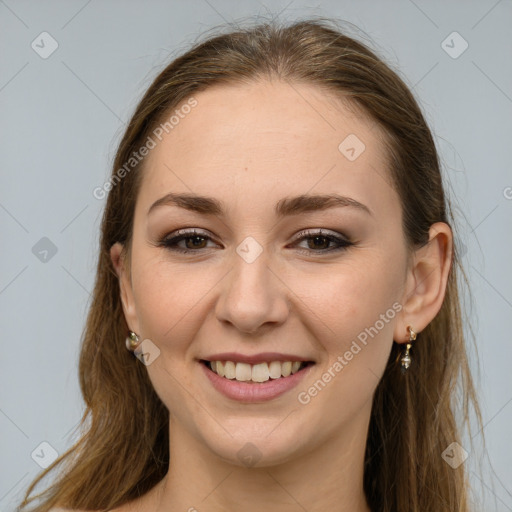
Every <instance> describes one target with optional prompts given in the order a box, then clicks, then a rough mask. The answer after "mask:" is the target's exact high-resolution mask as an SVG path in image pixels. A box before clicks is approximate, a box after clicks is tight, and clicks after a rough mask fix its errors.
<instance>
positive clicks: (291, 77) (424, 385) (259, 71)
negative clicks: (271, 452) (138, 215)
mask: <svg viewBox="0 0 512 512" xmlns="http://www.w3.org/2000/svg"><path fill="white" fill-rule="evenodd" d="M262 79H268V80H272V79H278V80H281V81H283V82H287V83H290V84H293V83H297V84H298V83H304V84H312V85H316V86H318V87H321V88H323V89H324V90H326V91H331V92H332V93H334V94H335V95H336V96H337V97H339V98H342V99H345V100H346V101H348V104H349V105H352V106H354V107H356V108H357V109H358V111H360V112H361V113H363V114H364V115H365V116H368V118H370V119H372V121H373V122H375V123H376V124H377V126H378V127H380V128H381V129H382V132H383V133H384V140H385V148H386V155H385V157H386V162H387V164H388V165H387V167H388V173H389V176H390V177H391V181H392V183H393V186H394V188H395V189H396V191H397V192H398V195H399V197H400V200H401V205H402V212H403V215H402V219H403V232H404V237H405V240H406V242H407V245H408V247H409V248H410V249H411V250H412V249H414V248H415V247H420V246H422V245H424V244H425V243H427V242H428V239H429V228H430V227H431V225H432V224H434V223H436V222H446V223H447V224H449V225H450V226H451V227H452V229H453V215H452V213H451V207H450V202H449V199H448V198H447V197H445V192H444V189H443V182H442V176H441V172H440V162H439V157H438V153H437V150H436V147H435V143H434V140H433V137H432V134H431V132H430V129H429V127H428V125H427V123H426V121H425V118H424V116H423V114H422V112H421V109H420V107H419V105H418V103H417V101H416V100H415V98H414V96H413V94H412V93H411V91H410V89H409V88H408V87H407V85H406V84H405V82H404V80H402V79H401V78H400V77H399V75H398V73H397V72H396V71H393V70H392V69H391V68H390V66H389V65H387V64H385V63H384V61H383V60H382V59H381V58H379V57H378V56H377V55H376V54H375V53H374V51H372V50H371V49H370V48H369V47H368V46H367V45H365V44H363V43H362V42H359V41H357V40H355V39H354V38H352V37H349V36H348V35H346V34H345V33H344V32H343V31H342V30H340V29H339V28H338V26H337V25H336V22H335V21H333V20H329V19H327V20H326V19H323V18H316V19H306V20H301V21H295V22H294V23H293V24H288V25H286V24H282V23H281V22H277V21H272V22H264V23H259V24H255V25H253V26H251V27H248V28H244V29H242V28H239V27H238V28H237V29H236V30H234V29H233V27H232V26H231V27H230V30H229V31H224V32H221V33H217V34H214V35H213V36H209V37H208V38H207V39H205V40H203V41H199V42H196V43H195V44H194V45H193V47H192V48H191V49H189V50H188V51H187V52H186V53H184V54H182V55H181V56H178V57H177V58H175V59H174V60H173V61H172V62H171V63H170V64H169V65H168V66H167V67H165V69H164V70H163V71H161V73H160V74H159V75H158V76H157V77H156V79H154V81H153V83H152V84H151V85H150V87H149V89H148V90H147V91H146V93H145V94H144V96H143V98H142V100H141V101H140V102H139V104H138V106H137V107H136V109H135V112H134V114H133V116H132V118H131V120H130V122H129V123H128V125H127V128H126V131H125V133H124V135H123V137H122V139H121V141H120V144H119V147H118V150H117V153H116V156H115V160H114V163H113V168H112V175H111V176H112V179H113V178H114V177H115V176H116V172H117V171H118V170H119V169H121V168H122V167H123V166H124V165H125V164H126V162H128V161H129V160H130V158H132V157H133V154H134V153H136V152H138V150H139V149H140V148H141V147H142V146H143V145H144V143H145V141H146V140H147V138H148V136H149V135H150V134H151V133H152V131H153V130H154V129H155V128H156V127H157V126H158V125H159V124H160V123H161V122H162V119H164V118H165V116H166V115H167V116H168V115H169V112H171V110H172V109H175V108H176V107H178V106H179V105H180V104H182V103H183V102H185V101H186V100H187V99H189V98H191V97H192V95H194V94H197V93H199V92H201V91H203V90H205V89H207V88H209V87H212V86H214V85H222V84H225V85H229V84H244V83H247V84H249V83H254V82H255V81H258V80H262ZM143 168H144V160H142V161H141V162H140V163H138V164H137V165H136V166H134V167H133V169H132V170H131V171H130V172H127V173H126V175H125V176H124V177H123V178H122V179H119V176H117V177H118V180H117V183H115V184H114V186H112V187H111V188H110V190H109V193H108V197H107V201H106V205H105V210H104V213H103V218H102V226H101V239H100V252H99V259H98V264H97V274H96V281H95V286H94V291H93V296H92V302H91V305H90V309H89V312H88V317H87V322H86V325H85V328H84V331H83V334H82V340H81V342H82V347H81V353H80V361H79V377H80V386H81V391H82V394H83V397H84V400H85V405H86V408H85V412H84V415H83V417H82V420H81V426H82V428H83V432H82V434H81V436H80V437H79V439H78V441H76V442H75V444H74V445H73V446H72V447H71V448H70V449H69V450H68V451H66V452H65V453H64V454H62V455H61V456H60V457H59V458H58V459H57V460H56V461H55V462H54V463H53V464H52V465H51V466H50V467H49V468H47V469H46V470H45V471H43V472H42V474H40V475H39V476H38V477H37V478H36V479H35V480H34V481H33V482H32V484H31V485H30V487H29V488H28V490H27V491H26V494H25V497H24V500H23V503H22V504H21V508H20V509H19V510H25V507H26V506H27V505H28V504H30V503H32V502H33V501H34V500H35V499H36V498H38V499H39V500H41V502H40V503H39V504H38V505H37V508H35V509H34V510H37V511H38V512H47V511H49V510H50V509H51V508H52V507H54V506H63V507H69V508H73V509H94V510H109V509H111V508H114V507H118V506H120V505H122V504H123V503H125V502H128V501H130V500H132V499H134V498H136V497H139V496H142V495H143V494H145V493H146V492H148V491H149V490H150V489H151V488H152V487H154V486H155V485H156V484H157V483H158V482H159V481H160V480H162V478H163V477H164V476H165V474H166V472H167V470H168V467H169V439H168V435H169V432H168V429H169V412H168V410H167V408H166V407H165V406H164V404H163V403H162V402H161V400H160V399H159V397H158V396H157V394H156V393H155V391H154V389H153V386H152V384H151V382H150V380H149V378H148V375H147V371H146V369H145V367H144V365H142V364H133V355H132V354H131V353H130V352H129V351H127V350H126V347H125V339H126V336H127V332H128V326H127V324H126V320H125V317H124V315H123V310H122V306H121V300H120V290H119V281H118V276H117V274H116V272H115V270H114V268H113V265H112V261H111V258H110V248H111V247H112V245H113V244H114V243H116V242H121V243H122V244H123V245H124V248H123V251H124V254H125V256H126V258H127V261H129V256H130V246H131V237H132V229H133V218H134V210H135V203H136V199H137V195H138V190H139V187H140V183H141V178H142V176H143ZM452 258H453V260H452V266H451V269H450V273H449V276H448V283H447V288H446V294H445V297H444V301H443V304H442V306H441V309H440V311H439V313H438V314H437V315H436V317H435V318H434V319H433V320H432V322H431V323H430V324H429V325H428V326H427V327H426V328H425V329H424V330H423V331H422V332H421V333H420V334H419V335H418V338H417V340H416V342H415V344H414V346H413V357H414V363H413V366H412V367H411V369H410V370H409V371H408V372H407V373H406V374H405V375H404V374H402V372H400V369H399V365H398V364H397V358H398V357H399V355H400V349H401V345H398V344H396V343H394V344H393V347H392V349H391V354H390V357H389V360H388V363H387V366H386V369H385V371H384V374H383V376H382V379H381V380H380V382H379V384H378V386H377V388H376V390H375V393H374V396H373V406H372V412H371V418H370V425H369V430H368V438H367V445H366V453H365V465H364V481H363V484H364V492H365V495H366V499H367V502H368V505H369V506H370V508H371V509H372V510H373V511H382V512H391V511H392V512H420V511H421V512H434V511H435V512H467V511H469V510H470V500H469V494H470V493H469V491H470V486H469V481H468V478H467V474H466V472H465V470H464V465H463V464H462V465H460V466H459V467H458V468H457V469H453V468H452V467H450V466H449V465H448V464H447V463H446V462H445V461H444V460H443V458H442V457H441V453H442V451H443V450H444V449H445V448H446V447H447V446H448V445H449V444H451V443H452V442H454V441H457V442H459V443H460V442H461V432H462V427H463V426H464V425H467V426H468V427H469V428H471V427H470V426H469V410H470V407H471V406H472V407H473V409H474V411H476V413H477V418H478V419H479V421H480V423H481V416H480V410H479V406H478V402H477V398H476V392H475V387H474V384H473V380H472V377H471V373H470V369H469V364H468V357H467V352H466V342H465V338H464V333H463V327H462V306H461V302H460V298H459V293H460V291H459V284H460V283H461V282H462V281H461V279H460V278H461V277H463V278H464V282H466V279H465V275H464V273H463V270H462V267H461V265H460V261H459V257H458V255H457V251H456V249H455V250H454V252H453V254H452ZM458 384H459V385H460V389H459V388H458V386H457V385H458ZM457 393H460V396H459V395H458V394H457ZM456 401H457V403H456ZM457 404H458V405H459V406H460V409H461V410H460V413H461V417H460V418H457V411H456V405H457ZM459 423H460V424H461V425H460V426H459ZM63 463H65V464H63ZM62 465H63V466H64V470H63V471H61V472H60V474H59V477H58V479H57V480H56V481H55V482H54V484H53V485H51V486H50V487H49V488H47V489H46V490H45V491H44V493H41V494H38V495H37V496H35V497H31V496H30V495H31V493H32V492H33V490H34V488H35V486H36V485H37V484H38V483H39V482H40V480H41V479H42V478H43V477H44V476H45V475H47V473H48V472H50V471H52V470H53V469H54V468H57V467H62Z"/></svg>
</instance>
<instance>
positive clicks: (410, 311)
mask: <svg viewBox="0 0 512 512" xmlns="http://www.w3.org/2000/svg"><path fill="white" fill-rule="evenodd" d="M452 255H453V234H452V230H451V228H450V226H448V224H446V223H444V222H436V223H435V224H432V226H431V227H430V230H429V241H428V243H427V244H426V245H424V246H423V247H420V248H419V249H417V250H416V251H414V253H413V255H412V258H411V264H410V268H409V269H408V271H407V278H406V285H405V290H404V296H403V298H402V306H403V309H402V311H401V312H400V318H399V321H397V323H396V326H395V332H394V340H395V341H396V342H397V343H405V342H407V341H409V333H408V331H407V326H408V325H410V326H411V328H412V329H413V330H414V331H415V332H416V333H418V332H421V331H422V330H423V329H425V327H426V326H427V325H428V324H429V323H430V322H431V321H432V320H433V319H434V317H435V316H436V315H437V313H439V310H440V309H441V306H442V304H443V300H444V296H445V292H446V283H447V282H448V275H449V273H450V268H451V265H452Z"/></svg>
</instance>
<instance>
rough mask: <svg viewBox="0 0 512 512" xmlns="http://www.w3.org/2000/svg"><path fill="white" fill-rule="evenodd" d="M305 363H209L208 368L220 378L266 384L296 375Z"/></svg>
mask: <svg viewBox="0 0 512 512" xmlns="http://www.w3.org/2000/svg"><path fill="white" fill-rule="evenodd" d="M305 364H306V363H304V362H301V361H293V362H292V361H284V362H281V361H271V362H269V363H259V364H254V365H251V364H247V363H234V362H233V361H210V368H211V369H212V371H214V372H215V373H216V374H217V375H219V376H220V377H225V378H226V379H230V380H233V379H236V380H238V381H240V382H250V381H252V382H266V381H267V380H269V379H279V378H281V377H288V376H289V375H291V374H294V373H297V372H298V371H299V370H300V369H301V368H302V367H303V366H304V365H305Z"/></svg>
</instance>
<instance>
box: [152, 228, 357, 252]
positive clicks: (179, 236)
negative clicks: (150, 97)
mask: <svg viewBox="0 0 512 512" xmlns="http://www.w3.org/2000/svg"><path fill="white" fill-rule="evenodd" d="M194 237H200V238H204V239H206V240H211V239H212V238H211V237H210V236H208V235H207V234H206V233H202V232H200V231H196V230H188V231H187V230H179V231H176V236H172V237H166V238H164V239H163V240H161V241H160V243H159V244H158V246H159V247H165V248H166V249H168V250H170V251H174V252H178V253H181V254H188V253H192V252H198V251H201V250H203V249H205V248H203V249H197V250H195V249H182V248H177V244H178V243H179V242H181V241H182V240H187V239H190V238H194ZM316 237H321V238H325V239H326V240H328V241H329V242H334V243H336V244H338V246H337V247H334V248H331V249H321V250H319V251H315V250H313V249H299V252H302V253H307V254H311V253H316V254H326V253H332V252H338V251H343V250H345V249H347V247H349V246H351V245H354V244H353V243H352V242H350V241H349V240H348V239H346V238H344V237H341V236H336V235H333V234H329V233H326V232H325V231H323V230H321V229H320V230H318V231H311V230H304V231H301V232H300V233H299V237H298V238H297V240H296V242H301V241H303V240H308V239H314V238H316Z"/></svg>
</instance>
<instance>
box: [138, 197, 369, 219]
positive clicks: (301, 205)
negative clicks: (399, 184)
mask: <svg viewBox="0 0 512 512" xmlns="http://www.w3.org/2000/svg"><path fill="white" fill-rule="evenodd" d="M160 206H177V207H179V208H184V209H185V210H189V211H192V212H196V213H200V214H202V215H218V216H222V215H223V214H224V211H225V208H224V205H223V202H222V201H219V200H218V199H215V198H213V197H206V196H199V195H196V194H177V193H173V192H171V193H169V194H166V195H165V196H163V197H161V198H160V199H158V200H157V201H155V202H154V203H153V204H152V205H151V206H150V208H149V210H148V215H149V214H150V213H151V212H152V211H153V210H155V209H156V208H158V207H160ZM339 207H352V208H356V209H358V210H361V211H364V212H366V213H367V214H369V215H372V212H371V211H370V209H369V208H368V207H367V206H366V205H364V204H363V203H360V202H359V201H356V200H355V199H352V198H351V197H346V196H340V195H338V194H321V195H307V194H303V195H300V196H296V197H285V198H283V199H281V200H279V201H278V202H277V204H276V205H275V208H274V211H275V214H276V216H277V217H286V216H290V215H298V214H300V213H307V212H313V211H321V210H327V209H330V208H339Z"/></svg>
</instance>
